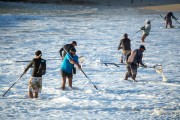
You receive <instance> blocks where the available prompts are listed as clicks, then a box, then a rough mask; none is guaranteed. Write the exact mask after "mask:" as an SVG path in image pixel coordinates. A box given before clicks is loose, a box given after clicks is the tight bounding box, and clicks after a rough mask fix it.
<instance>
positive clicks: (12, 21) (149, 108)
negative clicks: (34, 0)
mask: <svg viewBox="0 0 180 120" xmlns="http://www.w3.org/2000/svg"><path fill="white" fill-rule="evenodd" d="M160 14H161V15H163V16H164V15H165V14H166V13H165V12H161V11H145V10H143V9H139V8H131V7H123V6H103V5H91V6H86V5H55V4H27V3H3V2H0V68H1V69H0V88H1V89H0V94H2V95H3V94H4V93H5V91H6V90H7V89H8V88H9V87H10V86H11V85H12V84H13V83H14V82H15V81H16V80H17V79H18V77H19V76H20V75H21V74H22V72H23V70H24V68H25V67H26V65H27V64H28V62H16V61H19V60H20V61H23V60H31V59H32V58H33V57H34V52H35V51H36V50H38V49H40V50H41V51H42V55H43V56H42V57H43V58H44V59H51V60H47V73H46V75H45V76H43V90H42V93H41V94H40V95H39V98H38V99H29V98H28V96H27V92H28V79H29V78H30V76H31V70H29V71H28V72H27V74H26V75H24V76H23V77H22V78H21V79H20V80H19V81H17V83H16V84H15V85H14V86H13V88H12V89H11V90H10V91H9V92H8V93H7V94H6V95H5V97H1V98H0V118H1V119H8V120H10V119H19V120H21V119H27V118H28V119H38V120H39V119H63V120H65V119H67V120H69V119H71V120H77V119H83V120H97V119H98V120H104V119H109V120H111V119H117V120H121V119H122V120H125V119H179V118H180V108H179V100H180V98H179V93H180V89H179V88H180V81H179V78H180V75H179V72H180V69H179V68H180V57H179V56H180V52H179V51H180V48H179V46H180V42H179V38H180V24H178V23H177V22H175V21H173V24H174V26H175V28H174V29H165V22H164V20H163V19H162V18H161V17H160V16H159V15H160ZM174 15H175V16H176V17H179V16H180V12H174ZM146 19H150V20H152V19H153V21H152V22H151V24H152V29H151V32H150V35H149V36H148V37H147V38H146V40H145V41H146V42H145V46H146V51H145V52H144V57H143V62H144V63H145V64H146V65H147V66H149V67H151V66H154V65H156V64H162V66H163V73H164V75H165V77H166V78H167V81H163V79H162V76H161V74H158V73H156V71H155V70H154V69H152V68H146V69H145V68H139V69H138V75H137V80H138V81H139V82H131V81H124V80H123V79H124V76H125V72H126V67H125V65H120V67H116V66H114V65H108V66H105V65H104V64H103V63H104V62H113V63H119V59H120V56H121V51H117V47H118V45H119V42H120V39H122V37H123V34H124V33H128V34H129V37H130V39H131V40H132V42H131V44H132V49H137V48H139V45H141V44H142V43H141V40H140V39H141V35H142V32H138V33H137V34H135V35H134V36H133V37H132V35H133V34H134V33H135V32H137V31H138V29H139V28H140V27H142V26H143V25H144V21H145V20H146ZM73 40H76V41H77V44H78V46H77V47H76V49H77V55H78V56H84V57H85V61H84V62H83V63H82V69H83V70H84V72H85V73H86V74H87V76H88V77H89V78H90V80H91V81H92V83H93V84H95V85H96V86H97V88H98V90H96V89H95V88H94V86H93V84H92V83H91V81H89V80H88V79H87V78H86V77H85V76H84V74H83V73H82V72H81V71H79V70H78V71H77V74H76V75H75V76H74V78H73V87H74V89H73V90H71V89H70V88H68V84H67V85H66V86H67V89H66V90H65V91H62V90H61V89H60V86H61V76H60V64H61V60H59V58H60V55H59V52H58V51H59V49H60V48H61V47H62V46H63V45H64V44H67V43H70V42H71V41H73Z"/></svg>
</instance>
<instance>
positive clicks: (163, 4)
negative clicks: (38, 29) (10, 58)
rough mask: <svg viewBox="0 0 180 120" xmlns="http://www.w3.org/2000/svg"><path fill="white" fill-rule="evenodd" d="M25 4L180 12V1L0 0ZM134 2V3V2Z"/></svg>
mask: <svg viewBox="0 0 180 120" xmlns="http://www.w3.org/2000/svg"><path fill="white" fill-rule="evenodd" d="M1 1H2V2H10V1H12V2H14V1H16V2H23V3H34V4H36V3H42V4H58V5H61V4H62V5H64V4H69V5H87V6H91V5H103V6H111V7H113V6H122V7H137V8H140V9H144V10H155V11H166V12H167V11H180V1H178V0H171V1H169V0H158V1H157V0H151V1H148V0H121V1H119V0H99V1H96V0H25V1H23V0H0V2H1ZM132 1H133V2H132Z"/></svg>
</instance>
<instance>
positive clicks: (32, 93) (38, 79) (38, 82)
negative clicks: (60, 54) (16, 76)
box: [24, 50, 46, 98]
mask: <svg viewBox="0 0 180 120" xmlns="http://www.w3.org/2000/svg"><path fill="white" fill-rule="evenodd" d="M41 56H42V52H41V51H40V50H38V51H36V52H35V58H34V59H33V60H32V61H31V62H30V63H29V64H28V65H27V67H26V68H25V70H24V74H25V73H26V72H27V71H28V69H29V68H30V67H33V71H32V74H31V77H30V79H29V82H28V89H29V93H28V95H29V98H34V97H35V98H38V92H39V93H40V92H41V90H42V75H44V74H45V70H46V60H44V59H42V58H41Z"/></svg>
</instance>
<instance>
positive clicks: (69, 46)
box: [59, 41, 77, 59]
mask: <svg viewBox="0 0 180 120" xmlns="http://www.w3.org/2000/svg"><path fill="white" fill-rule="evenodd" d="M75 46H77V42H76V41H72V43H71V44H66V45H64V46H63V47H62V48H61V49H60V50H59V53H60V56H61V58H62V59H64V57H65V55H66V51H67V52H70V49H71V48H75ZM64 49H65V50H66V51H65V50H64Z"/></svg>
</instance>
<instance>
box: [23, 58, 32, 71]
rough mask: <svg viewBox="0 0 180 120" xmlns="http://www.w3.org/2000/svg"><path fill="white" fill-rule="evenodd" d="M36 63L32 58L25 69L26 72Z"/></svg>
mask: <svg viewBox="0 0 180 120" xmlns="http://www.w3.org/2000/svg"><path fill="white" fill-rule="evenodd" d="M33 63H34V60H32V61H31V62H30V63H29V64H28V65H27V67H26V68H25V69H24V73H26V72H27V71H28V69H29V68H30V67H31V66H32V65H33Z"/></svg>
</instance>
